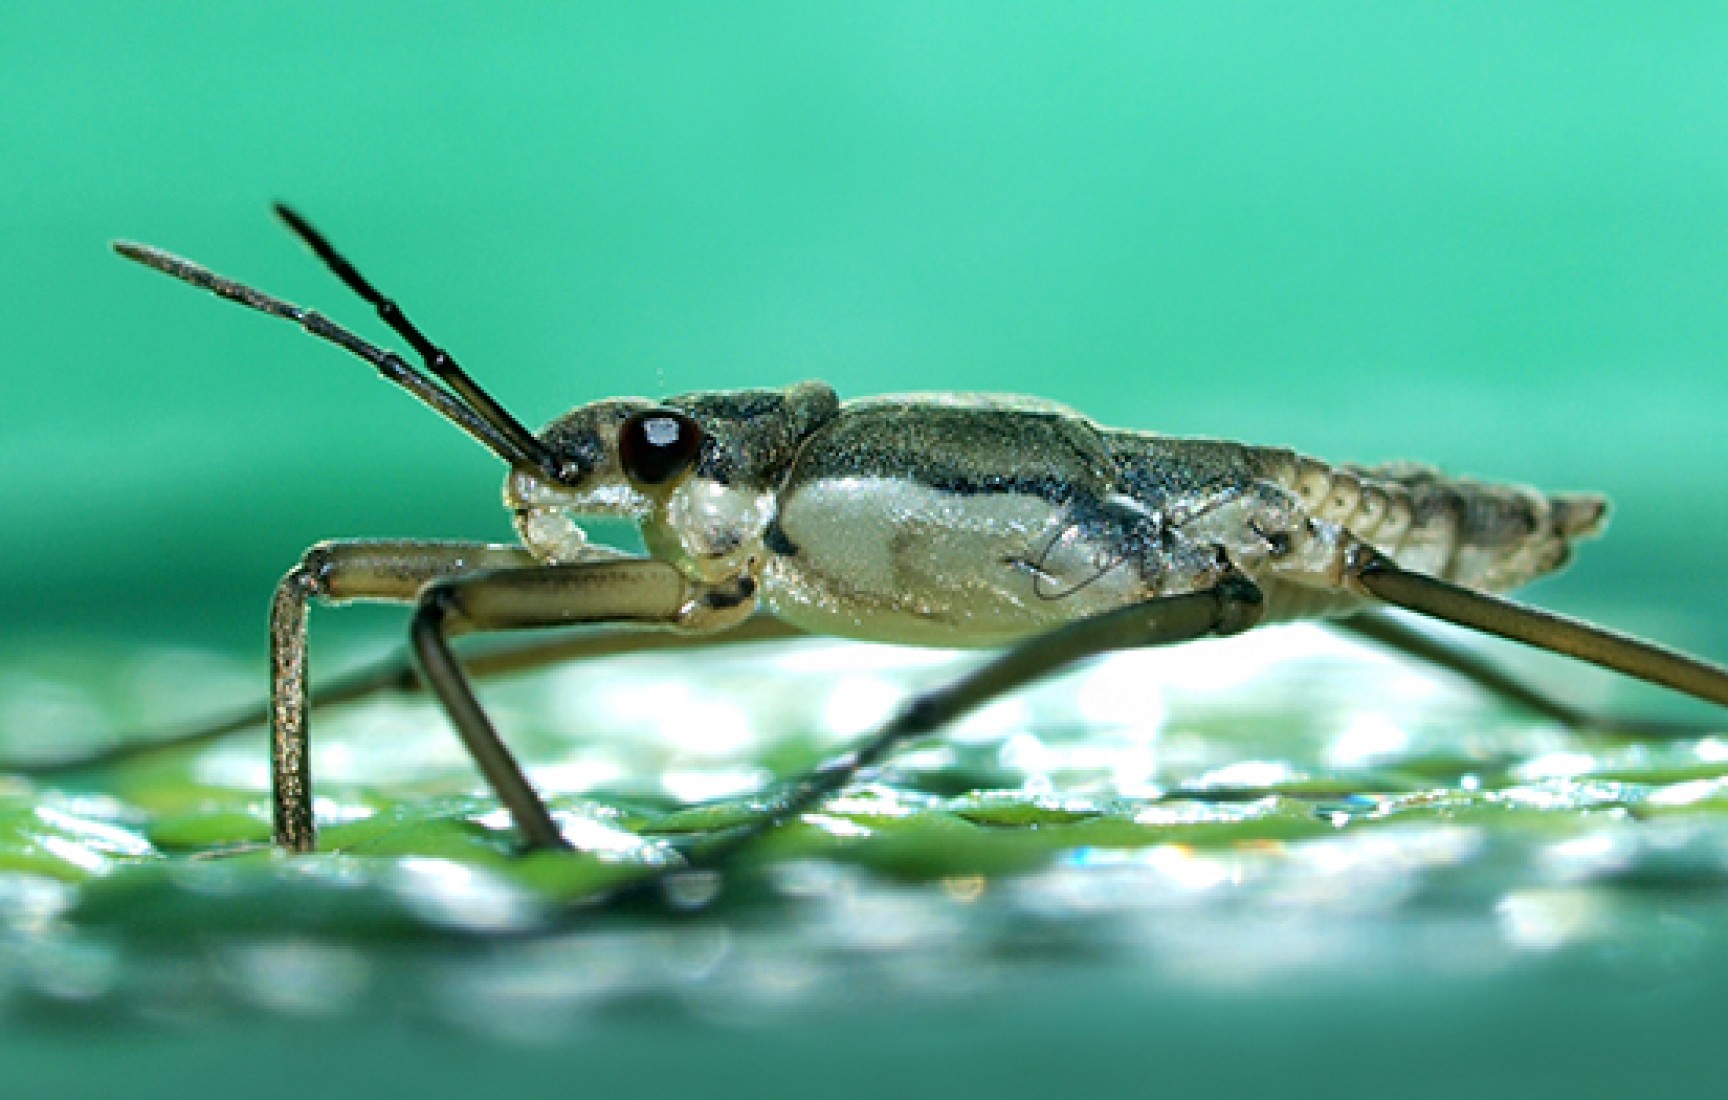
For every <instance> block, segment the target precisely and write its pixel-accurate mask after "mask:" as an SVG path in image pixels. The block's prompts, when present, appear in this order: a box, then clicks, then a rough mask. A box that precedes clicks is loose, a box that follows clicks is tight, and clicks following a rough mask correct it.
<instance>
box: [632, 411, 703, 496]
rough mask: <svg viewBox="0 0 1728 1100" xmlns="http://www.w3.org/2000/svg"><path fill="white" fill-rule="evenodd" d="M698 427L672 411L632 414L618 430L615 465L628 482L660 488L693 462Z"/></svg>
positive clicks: (699, 435)
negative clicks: (628, 479) (619, 467)
mask: <svg viewBox="0 0 1728 1100" xmlns="http://www.w3.org/2000/svg"><path fill="white" fill-rule="evenodd" d="M701 450H702V427H701V425H699V424H697V423H696V421H694V420H692V419H690V418H689V417H688V416H685V415H684V414H683V413H681V412H677V411H675V410H673V409H650V410H648V411H647V412H639V413H635V414H633V415H632V416H631V417H630V419H628V420H626V421H624V425H623V427H621V428H619V429H618V463H619V465H621V466H623V467H624V472H625V473H626V474H628V475H629V476H630V480H632V481H636V482H640V483H641V484H643V485H663V484H665V483H666V482H668V481H671V480H672V479H673V478H675V477H677V476H678V475H679V474H681V473H683V472H684V471H685V470H687V469H689V468H690V466H691V464H693V463H694V462H695V461H696V455H697V453H698V452H700V451H701Z"/></svg>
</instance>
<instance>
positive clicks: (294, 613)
mask: <svg viewBox="0 0 1728 1100" xmlns="http://www.w3.org/2000/svg"><path fill="white" fill-rule="evenodd" d="M532 561H533V558H532V557H531V556H530V555H529V554H528V552H527V551H526V550H524V549H522V548H521V547H519V546H494V545H489V544H486V543H450V542H442V543H441V542H424V541H411V540H393V541H376V542H374V541H354V542H321V543H319V544H318V545H317V546H314V547H312V549H310V550H308V551H306V555H305V556H304V557H303V558H301V559H300V562H299V564H297V565H295V566H294V568H292V569H290V570H289V571H288V572H287V574H286V575H285V576H284V577H283V578H282V580H281V582H280V583H279V584H277V586H276V594H275V596H274V598H272V599H271V601H270V781H271V788H272V791H273V792H274V796H275V797H274V803H275V828H274V834H275V838H276V843H277V844H279V845H281V846H282V847H284V848H287V849H288V850H290V851H295V852H309V851H311V850H312V846H313V844H314V843H315V842H316V839H317V837H316V833H315V832H314V829H313V824H312V774H311V754H310V752H309V742H308V736H309V735H308V731H307V726H306V608H307V605H308V604H309V603H310V602H311V601H312V600H313V599H321V600H327V601H330V602H333V603H341V602H344V601H348V600H391V601H396V602H400V603H406V602H409V601H411V600H413V599H414V598H415V596H416V595H418V594H419V592H420V589H421V588H422V587H424V586H425V585H426V584H427V583H428V582H430V581H433V580H436V579H438V578H439V577H446V576H449V575H451V574H454V573H464V572H472V571H474V570H476V569H488V568H498V567H500V566H521V565H524V564H527V563H529V562H532Z"/></svg>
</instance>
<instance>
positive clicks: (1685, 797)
mask: <svg viewBox="0 0 1728 1100" xmlns="http://www.w3.org/2000/svg"><path fill="white" fill-rule="evenodd" d="M1722 789H1723V780H1721V779H1690V780H1687V781H1685V782H1683V783H1671V784H1669V785H1668V786H1666V787H1662V788H1661V789H1659V790H1656V791H1652V792H1651V793H1650V797H1649V798H1648V799H1646V801H1648V802H1649V803H1650V804H1651V805H1655V806H1690V805H1692V804H1693V803H1696V802H1702V801H1704V800H1705V799H1707V798H1712V797H1714V796H1716V795H1718V794H1720V793H1722Z"/></svg>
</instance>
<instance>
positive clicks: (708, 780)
mask: <svg viewBox="0 0 1728 1100" xmlns="http://www.w3.org/2000/svg"><path fill="white" fill-rule="evenodd" d="M772 778H773V775H772V773H770V772H769V771H768V769H767V768H709V769H705V770H700V771H698V770H695V769H690V768H676V769H673V770H670V771H667V772H666V773H665V774H663V775H662V776H661V777H660V787H661V789H662V790H664V791H665V792H666V793H667V794H669V795H671V796H672V797H673V798H676V799H677V800H678V801H680V802H683V803H686V804H688V805H696V804H698V803H702V802H712V801H714V800H715V799H720V798H736V797H738V796H740V795H746V794H753V793H755V792H756V791H759V790H761V789H762V788H763V787H765V786H767V785H768V782H769V780H771V779H772Z"/></svg>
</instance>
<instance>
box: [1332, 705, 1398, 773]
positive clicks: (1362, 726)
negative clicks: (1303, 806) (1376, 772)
mask: <svg viewBox="0 0 1728 1100" xmlns="http://www.w3.org/2000/svg"><path fill="white" fill-rule="evenodd" d="M1409 745H1410V734H1409V732H1408V731H1407V730H1405V729H1404V727H1402V726H1400V725H1399V724H1398V723H1397V722H1394V721H1393V720H1392V719H1391V718H1390V717H1389V716H1387V715H1385V714H1377V713H1372V712H1370V713H1363V714H1357V715H1356V716H1355V717H1353V718H1351V720H1350V724H1349V725H1347V726H1345V727H1344V731H1343V732H1342V733H1340V734H1339V735H1338V736H1337V737H1336V738H1334V739H1333V741H1332V744H1331V745H1329V746H1327V749H1326V762H1327V763H1328V764H1331V765H1332V766H1333V767H1338V768H1355V767H1362V766H1364V765H1367V764H1370V763H1372V762H1374V761H1375V760H1376V759H1377V758H1380V757H1385V756H1392V755H1395V754H1397V753H1400V752H1403V751H1404V750H1405V749H1406V748H1408V747H1409Z"/></svg>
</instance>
